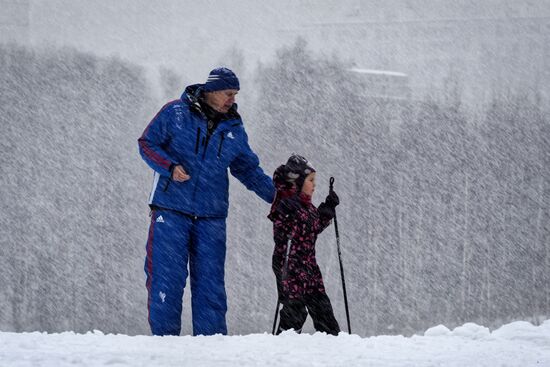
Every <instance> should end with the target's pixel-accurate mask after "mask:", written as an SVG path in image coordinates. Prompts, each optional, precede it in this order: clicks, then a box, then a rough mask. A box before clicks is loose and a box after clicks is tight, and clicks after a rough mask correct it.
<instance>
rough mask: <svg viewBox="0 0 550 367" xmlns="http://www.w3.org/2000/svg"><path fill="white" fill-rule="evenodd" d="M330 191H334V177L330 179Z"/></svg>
mask: <svg viewBox="0 0 550 367" xmlns="http://www.w3.org/2000/svg"><path fill="white" fill-rule="evenodd" d="M329 191H334V177H331V178H330V181H329Z"/></svg>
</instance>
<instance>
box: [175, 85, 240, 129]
mask: <svg viewBox="0 0 550 367" xmlns="http://www.w3.org/2000/svg"><path fill="white" fill-rule="evenodd" d="M203 88H204V84H193V85H189V86H187V87H186V88H185V91H184V92H183V94H182V95H181V100H182V101H184V102H185V103H187V104H188V105H189V109H190V110H191V111H193V112H195V113H197V114H199V115H200V116H201V117H203V118H204V119H206V120H207V119H208V118H207V117H206V114H205V111H204V109H203V106H201V100H202V98H203V95H204V90H203ZM203 103H204V102H203ZM237 107H238V106H237V104H236V103H234V104H233V106H231V108H230V109H229V111H228V112H227V113H224V114H221V118H220V123H222V122H224V121H228V120H241V115H239V113H238V112H237Z"/></svg>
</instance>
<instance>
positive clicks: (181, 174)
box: [172, 165, 191, 182]
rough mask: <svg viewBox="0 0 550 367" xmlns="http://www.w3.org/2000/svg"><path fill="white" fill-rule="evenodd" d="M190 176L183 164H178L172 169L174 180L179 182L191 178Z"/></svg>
mask: <svg viewBox="0 0 550 367" xmlns="http://www.w3.org/2000/svg"><path fill="white" fill-rule="evenodd" d="M190 178H191V176H189V175H188V174H187V172H185V170H184V169H183V167H182V166H180V165H178V166H176V167H174V170H173V171H172V180H174V181H177V182H184V181H187V180H189V179H190Z"/></svg>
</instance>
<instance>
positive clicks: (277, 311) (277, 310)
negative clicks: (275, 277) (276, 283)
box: [272, 234, 294, 335]
mask: <svg viewBox="0 0 550 367" xmlns="http://www.w3.org/2000/svg"><path fill="white" fill-rule="evenodd" d="M292 237H294V235H293V234H291V235H290V236H289V237H288V242H287V245H286V254H285V262H284V264H283V271H282V274H281V287H283V288H284V285H283V282H284V281H285V280H286V278H287V276H288V256H289V255H290V246H291V244H292ZM283 291H284V289H283ZM280 306H281V301H280V300H279V297H278V296H277V308H276V309H275V318H274V320H273V332H272V334H273V335H275V332H276V326H277V317H278V316H279V308H280Z"/></svg>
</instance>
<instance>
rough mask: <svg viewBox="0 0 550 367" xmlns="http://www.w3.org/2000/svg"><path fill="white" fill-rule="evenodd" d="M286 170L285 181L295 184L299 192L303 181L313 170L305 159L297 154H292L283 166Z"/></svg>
mask: <svg viewBox="0 0 550 367" xmlns="http://www.w3.org/2000/svg"><path fill="white" fill-rule="evenodd" d="M285 166H286V169H287V181H289V182H295V183H296V188H297V189H299V190H301V189H302V185H303V184H304V181H305V179H306V177H307V175H309V174H310V173H312V172H315V168H313V166H312V165H311V163H309V162H308V160H307V159H305V158H304V157H302V156H301V155H298V154H294V153H293V154H292V155H291V156H290V158H288V161H287V162H286V164H285Z"/></svg>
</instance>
